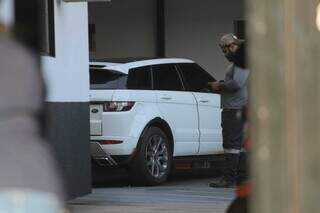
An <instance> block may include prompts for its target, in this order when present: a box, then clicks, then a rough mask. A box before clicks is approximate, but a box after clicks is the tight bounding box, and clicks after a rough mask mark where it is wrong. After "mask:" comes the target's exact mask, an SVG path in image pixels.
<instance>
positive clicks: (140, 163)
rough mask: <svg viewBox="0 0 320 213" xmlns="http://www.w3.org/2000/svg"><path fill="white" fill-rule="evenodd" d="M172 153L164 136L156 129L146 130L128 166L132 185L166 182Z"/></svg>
mask: <svg viewBox="0 0 320 213" xmlns="http://www.w3.org/2000/svg"><path fill="white" fill-rule="evenodd" d="M157 144H158V145H157ZM157 147H158V149H157V150H155V148H157ZM172 153H173V152H172V146H170V142H169V140H168V137H167V136H166V134H165V133H164V132H163V131H162V130H161V129H160V128H158V127H150V128H148V129H147V130H146V131H145V133H144V134H143V136H142V137H141V138H140V141H139V144H138V147H137V150H136V153H135V156H134V158H133V160H132V162H131V164H130V165H129V172H130V174H131V180H132V183H133V184H135V185H148V186H150V185H151V186H153V185H159V184H161V183H163V182H164V181H166V180H167V178H168V176H169V174H170V171H171V164H172Z"/></svg>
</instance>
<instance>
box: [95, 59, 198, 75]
mask: <svg viewBox="0 0 320 213" xmlns="http://www.w3.org/2000/svg"><path fill="white" fill-rule="evenodd" d="M130 59H131V60H128V59H127V60H120V59H118V60H104V61H101V60H98V61H93V62H90V67H91V68H97V69H108V70H116V71H119V72H122V73H125V74H128V72H129V70H130V69H132V68H137V67H143V66H150V65H157V64H176V63H194V61H192V60H190V59H184V58H157V59H137V60H135V59H133V58H130ZM121 61H122V63H121Z"/></svg>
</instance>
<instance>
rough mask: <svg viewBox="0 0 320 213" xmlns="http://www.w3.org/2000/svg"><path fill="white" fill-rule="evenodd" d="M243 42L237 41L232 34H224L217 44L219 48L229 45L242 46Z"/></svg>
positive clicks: (241, 40)
mask: <svg viewBox="0 0 320 213" xmlns="http://www.w3.org/2000/svg"><path fill="white" fill-rule="evenodd" d="M244 41H245V40H243V39H238V37H237V36H235V35H234V34H232V33H229V34H225V35H224V36H222V37H221V39H220V42H219V46H220V47H224V46H228V45H230V44H238V45H240V44H242V43H243V42H244Z"/></svg>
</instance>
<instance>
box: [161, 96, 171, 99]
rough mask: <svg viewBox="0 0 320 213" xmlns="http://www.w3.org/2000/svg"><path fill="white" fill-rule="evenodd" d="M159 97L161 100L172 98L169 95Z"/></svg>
mask: <svg viewBox="0 0 320 213" xmlns="http://www.w3.org/2000/svg"><path fill="white" fill-rule="evenodd" d="M160 98H161V99H163V100H171V99H172V98H171V97H169V96H162V97H160Z"/></svg>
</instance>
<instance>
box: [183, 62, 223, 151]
mask: <svg viewBox="0 0 320 213" xmlns="http://www.w3.org/2000/svg"><path fill="white" fill-rule="evenodd" d="M177 66H178V67H179V70H180V72H181V74H182V77H183V79H184V82H185V85H186V87H187V90H188V91H192V93H193V95H194V97H195V98H196V100H197V106H198V112H199V131H200V147H199V152H198V154H199V155H210V154H217V153H220V152H223V148H222V128H221V108H220V95H219V94H214V93H212V92H211V90H210V89H209V87H208V82H210V81H215V79H214V78H213V77H212V76H211V75H210V74H209V73H207V72H206V71H205V70H204V69H202V68H201V67H200V66H199V65H197V64H195V63H184V64H179V65H177Z"/></svg>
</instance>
